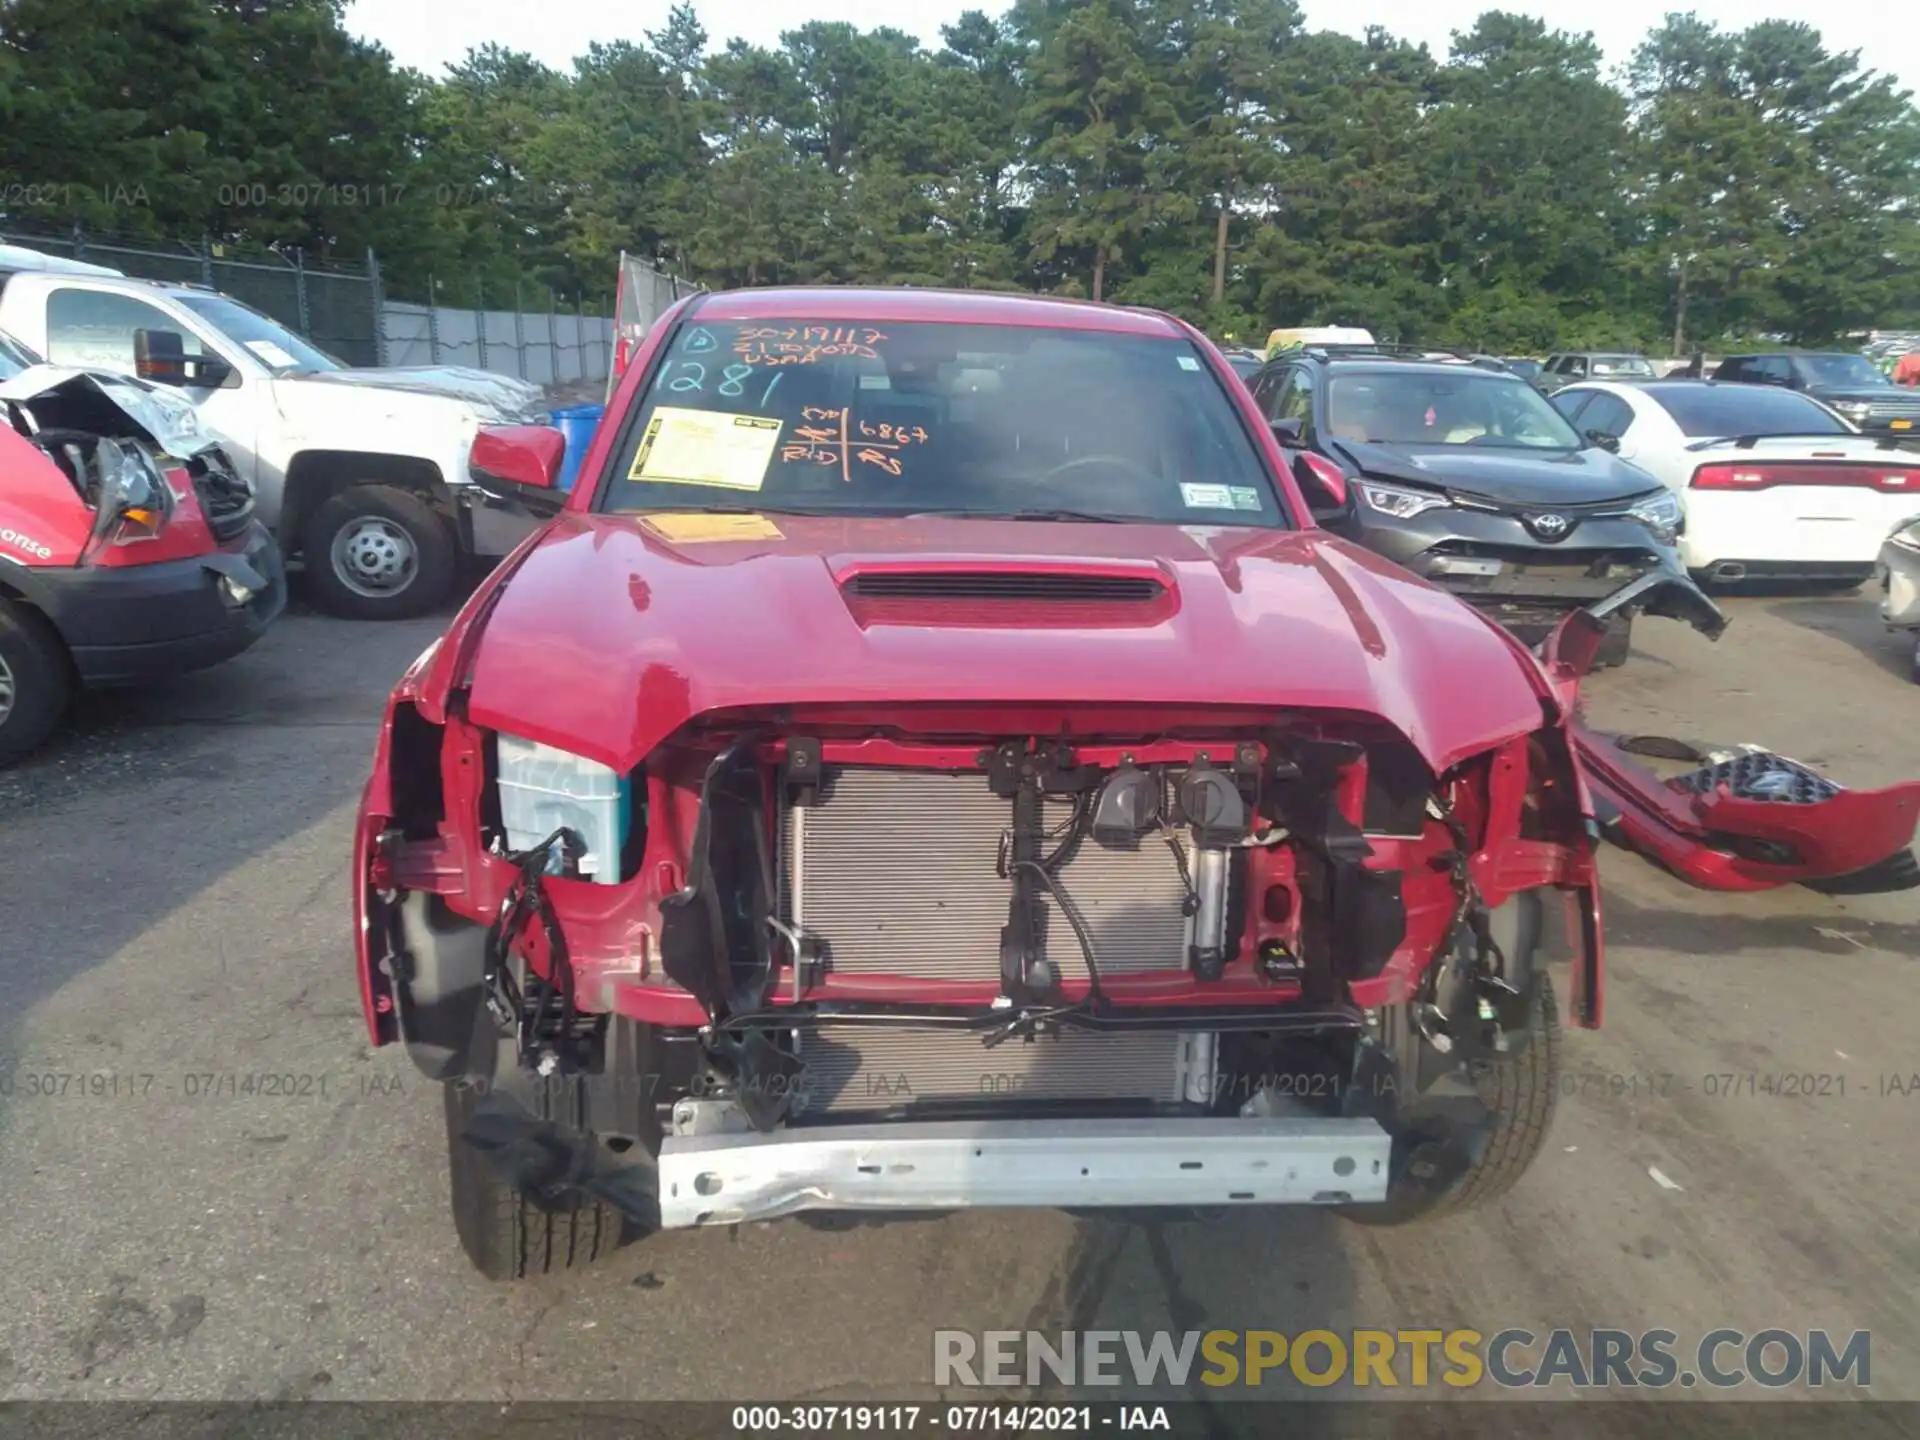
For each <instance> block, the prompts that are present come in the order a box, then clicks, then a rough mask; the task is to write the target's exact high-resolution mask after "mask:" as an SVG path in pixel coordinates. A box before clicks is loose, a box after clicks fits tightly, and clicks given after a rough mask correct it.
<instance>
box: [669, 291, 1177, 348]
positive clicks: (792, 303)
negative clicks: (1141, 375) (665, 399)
mask: <svg viewBox="0 0 1920 1440" xmlns="http://www.w3.org/2000/svg"><path fill="white" fill-rule="evenodd" d="M694 305H695V309H694V311H693V312H691V313H697V314H698V315H699V316H700V317H701V318H702V319H705V320H719V321H726V320H735V321H738V320H829V321H832V320H844V321H854V322H859V321H882V322H886V321H891V322H893V323H896V324H903V325H904V324H910V323H912V322H914V321H928V322H935V323H938V322H943V321H944V322H946V323H948V324H972V325H1032V326H1041V327H1045V328H1049V329H1059V330H1097V331H1104V332H1107V333H1110V334H1121V335H1159V336H1175V337H1181V336H1184V335H1185V333H1186V332H1185V331H1184V330H1183V329H1182V328H1181V326H1180V323H1179V322H1178V321H1176V320H1174V319H1173V318H1172V317H1171V316H1168V315H1163V314H1161V313H1160V312H1159V311H1156V310H1143V309H1134V308H1132V307H1130V306H1122V305H1107V304H1098V303H1095V302H1094V301H1091V300H1064V299H1060V298H1057V297H1054V296H1040V295H1015V294H1008V293H1002V292H996V291H991V290H930V289H929V290H919V289H906V288H900V289H883V288H879V287H871V288H869V287H863V286H857V285H820V286H812V285H796V286H786V287H781V288H778V289H774V288H769V289H764V290H721V291H716V292H714V293H711V294H707V295H703V296H701V297H700V298H699V299H698V300H696V301H695V302H694Z"/></svg>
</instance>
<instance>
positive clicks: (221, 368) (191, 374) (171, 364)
mask: <svg viewBox="0 0 1920 1440" xmlns="http://www.w3.org/2000/svg"><path fill="white" fill-rule="evenodd" d="M133 373H134V374H135V375H137V376H139V377H140V378H141V379H142V380H145V381H148V382H150V383H151V384H154V385H172V386H177V387H185V386H193V387H204V388H206V389H208V390H214V389H218V388H219V387H221V386H223V385H228V384H238V383H239V376H238V375H237V374H236V373H235V371H234V368H233V366H231V365H229V364H228V363H227V362H226V361H224V360H222V359H221V358H220V357H219V356H218V355H193V356H189V355H188V354H187V342H186V337H184V336H183V335H181V334H180V332H179V331H178V330H136V331H134V332H133Z"/></svg>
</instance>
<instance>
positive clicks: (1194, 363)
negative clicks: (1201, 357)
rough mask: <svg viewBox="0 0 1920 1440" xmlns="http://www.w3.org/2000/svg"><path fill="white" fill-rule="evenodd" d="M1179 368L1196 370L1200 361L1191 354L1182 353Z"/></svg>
mask: <svg viewBox="0 0 1920 1440" xmlns="http://www.w3.org/2000/svg"><path fill="white" fill-rule="evenodd" d="M1180 368H1181V369H1182V370H1198V369H1199V368H1200V362H1199V361H1198V360H1196V359H1194V358H1193V356H1191V355H1182V356H1181V357H1180Z"/></svg>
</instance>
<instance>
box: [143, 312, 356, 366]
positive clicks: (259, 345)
mask: <svg viewBox="0 0 1920 1440" xmlns="http://www.w3.org/2000/svg"><path fill="white" fill-rule="evenodd" d="M176 298H177V299H178V300H179V301H180V303H181V304H182V305H184V306H186V307H187V309H189V310H191V311H192V312H193V313H194V314H196V315H198V316H199V317H200V318H201V319H202V320H205V321H206V322H207V323H208V324H209V325H211V326H213V327H214V328H215V329H216V330H218V331H219V332H220V333H221V334H222V335H225V336H226V337H227V338H228V339H229V340H232V341H233V342H234V343H235V344H236V345H240V346H242V347H244V348H245V350H246V351H247V353H248V354H249V355H251V356H253V358H254V359H256V360H258V361H259V362H260V363H261V364H262V365H264V366H266V367H267V368H268V369H269V370H272V371H274V372H275V373H276V374H282V375H286V374H293V373H296V372H299V371H310V370H344V369H345V368H346V366H345V365H343V364H342V363H341V362H340V361H338V360H336V359H334V358H333V356H331V355H329V354H327V352H326V351H324V350H319V349H316V348H314V346H312V345H310V344H308V343H307V342H306V341H305V340H302V339H301V338H300V337H299V336H298V335H296V334H294V333H293V332H292V331H291V330H289V329H287V327H286V326H284V325H282V324H281V323H280V322H279V321H278V320H269V319H268V318H267V317H266V316H265V315H262V314H261V313H260V312H259V311H258V310H254V309H251V308H249V307H248V306H245V305H242V304H241V303H240V302H239V301H238V300H233V299H229V298H228V297H227V296H225V295H180V296H177V297H176Z"/></svg>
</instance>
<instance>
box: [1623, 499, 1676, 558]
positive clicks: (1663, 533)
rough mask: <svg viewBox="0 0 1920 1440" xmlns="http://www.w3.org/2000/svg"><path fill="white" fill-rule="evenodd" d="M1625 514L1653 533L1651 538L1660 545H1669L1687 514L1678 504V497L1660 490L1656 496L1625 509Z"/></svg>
mask: <svg viewBox="0 0 1920 1440" xmlns="http://www.w3.org/2000/svg"><path fill="white" fill-rule="evenodd" d="M1627 514H1629V515H1631V516H1632V517H1633V518H1634V519H1636V520H1638V521H1639V522H1640V523H1641V524H1642V525H1644V526H1646V527H1647V529H1649V530H1651V531H1652V532H1653V538H1654V539H1656V540H1658V541H1659V542H1660V543H1661V544H1662V545H1671V544H1672V543H1673V542H1674V539H1675V538H1676V537H1677V536H1678V535H1679V534H1680V530H1681V527H1682V526H1683V525H1684V524H1685V523H1686V518H1687V512H1686V509H1685V507H1684V506H1682V505H1681V503H1680V497H1679V496H1677V495H1675V494H1673V492H1672V491H1669V490H1662V491H1661V492H1660V493H1659V494H1657V495H1649V496H1647V497H1646V498H1645V499H1644V500H1640V501H1637V502H1636V503H1634V504H1633V505H1630V506H1628V507H1627Z"/></svg>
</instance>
